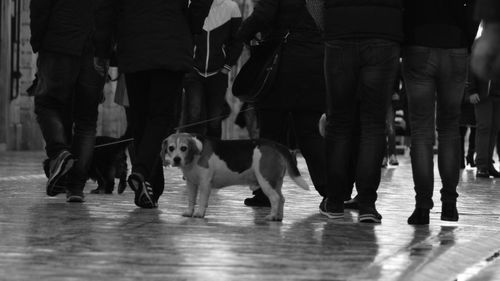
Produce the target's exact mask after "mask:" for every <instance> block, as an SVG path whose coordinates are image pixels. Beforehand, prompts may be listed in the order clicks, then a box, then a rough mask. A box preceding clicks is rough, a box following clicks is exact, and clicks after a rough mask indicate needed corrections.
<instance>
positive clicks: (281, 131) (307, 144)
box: [258, 108, 327, 197]
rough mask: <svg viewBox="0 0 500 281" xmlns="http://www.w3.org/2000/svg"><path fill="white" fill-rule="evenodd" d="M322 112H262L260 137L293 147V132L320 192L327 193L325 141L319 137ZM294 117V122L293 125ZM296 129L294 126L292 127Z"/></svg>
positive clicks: (324, 194) (260, 115)
mask: <svg viewBox="0 0 500 281" xmlns="http://www.w3.org/2000/svg"><path fill="white" fill-rule="evenodd" d="M321 114H322V112H316V111H288V110H280V109H271V108H269V109H259V111H258V118H259V125H260V137H261V138H265V139H270V140H273V141H276V142H279V143H281V144H283V145H286V146H290V144H289V142H290V141H289V135H288V132H289V131H290V130H293V131H294V132H295V135H296V141H297V146H298V148H299V149H300V152H301V153H302V155H303V156H304V159H305V160H306V164H307V167H308V170H309V174H310V175H311V179H312V182H313V184H314V187H315V188H316V190H317V191H318V193H319V194H320V195H321V196H323V197H325V196H326V195H327V194H326V190H325V189H326V155H325V153H324V151H325V140H324V139H323V137H321V135H320V134H319V130H318V121H319V119H320V117H321ZM290 117H291V119H292V120H291V122H290ZM290 126H292V127H290Z"/></svg>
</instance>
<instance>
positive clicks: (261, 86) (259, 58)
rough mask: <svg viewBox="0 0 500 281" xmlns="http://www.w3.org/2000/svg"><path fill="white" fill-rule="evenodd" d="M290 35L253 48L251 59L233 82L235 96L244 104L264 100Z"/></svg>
mask: <svg viewBox="0 0 500 281" xmlns="http://www.w3.org/2000/svg"><path fill="white" fill-rule="evenodd" d="M287 37H288V34H287V35H286V36H285V37H284V38H283V39H282V40H280V41H277V42H276V41H275V42H273V43H271V42H264V43H262V44H260V45H257V46H252V47H251V48H252V49H251V52H250V54H251V55H250V58H249V59H248V61H247V62H246V63H245V64H244V65H243V67H242V68H241V70H240V72H239V73H238V75H236V78H235V79H234V82H233V87H232V91H233V95H234V96H235V97H237V98H238V99H240V100H241V101H242V102H249V103H255V102H258V101H259V100H262V99H263V98H264V97H265V96H266V95H267V94H268V93H269V90H270V89H271V87H272V86H273V84H274V82H275V80H276V76H277V74H278V67H279V62H280V59H281V53H282V50H283V47H284V45H285V43H286V38H287Z"/></svg>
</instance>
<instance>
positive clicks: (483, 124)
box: [475, 98, 493, 177]
mask: <svg viewBox="0 0 500 281" xmlns="http://www.w3.org/2000/svg"><path fill="white" fill-rule="evenodd" d="M475 112H476V144H477V154H476V165H477V169H478V171H477V172H478V175H479V176H482V174H483V173H484V174H485V177H489V173H488V169H489V166H490V162H491V158H490V157H489V150H490V149H489V147H490V140H491V126H492V121H493V118H492V115H493V103H492V101H491V99H488V98H486V99H485V100H482V101H481V102H479V103H478V104H476V105H475Z"/></svg>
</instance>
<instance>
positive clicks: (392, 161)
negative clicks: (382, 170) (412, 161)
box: [389, 154, 399, 166]
mask: <svg viewBox="0 0 500 281" xmlns="http://www.w3.org/2000/svg"><path fill="white" fill-rule="evenodd" d="M389 165H392V166H398V165H399V161H398V158H397V157H396V154H392V155H391V156H389Z"/></svg>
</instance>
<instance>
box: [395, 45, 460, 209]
mask: <svg viewBox="0 0 500 281" xmlns="http://www.w3.org/2000/svg"><path fill="white" fill-rule="evenodd" d="M467 65H468V55H467V49H439V48H429V47H423V46H411V47H408V48H407V49H405V54H404V57H403V77H404V79H405V83H406V93H407V96H408V106H409V113H410V114H409V115H410V124H411V154H410V155H411V164H412V171H413V181H414V184H415V192H416V197H415V200H416V204H415V206H416V208H424V209H431V208H432V207H433V206H434V203H433V201H432V194H433V190H434V162H433V159H434V153H433V145H434V143H435V132H436V129H437V133H438V138H437V139H438V168H439V174H440V176H441V181H442V185H443V187H442V189H441V201H442V202H443V203H450V204H454V203H456V200H457V197H458V193H457V191H456V189H457V185H458V180H459V172H460V157H462V156H461V153H460V151H461V150H460V135H459V120H460V108H461V103H462V98H463V93H464V87H465V81H466V76H467ZM436 105H437V107H436Z"/></svg>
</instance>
